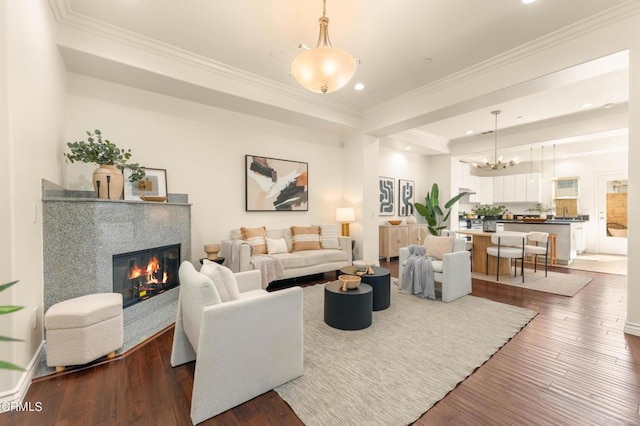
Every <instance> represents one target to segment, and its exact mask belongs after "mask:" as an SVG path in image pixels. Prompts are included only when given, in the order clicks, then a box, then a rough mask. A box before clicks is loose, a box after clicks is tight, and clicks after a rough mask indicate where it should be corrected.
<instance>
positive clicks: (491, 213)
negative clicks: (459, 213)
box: [471, 204, 507, 217]
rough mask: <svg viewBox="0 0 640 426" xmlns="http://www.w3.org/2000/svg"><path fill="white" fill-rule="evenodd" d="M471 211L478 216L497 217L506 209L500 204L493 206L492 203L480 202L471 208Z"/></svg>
mask: <svg viewBox="0 0 640 426" xmlns="http://www.w3.org/2000/svg"><path fill="white" fill-rule="evenodd" d="M471 211H472V212H474V213H475V214H477V215H478V216H484V217H497V216H502V215H503V214H504V213H505V212H506V211H507V208H506V207H505V206H502V205H500V206H494V205H492V204H480V205H478V206H475V207H474V208H473V209H471Z"/></svg>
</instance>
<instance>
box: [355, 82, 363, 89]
mask: <svg viewBox="0 0 640 426" xmlns="http://www.w3.org/2000/svg"><path fill="white" fill-rule="evenodd" d="M353 88H354V89H356V90H362V89H364V84H362V83H356V85H355V86H353Z"/></svg>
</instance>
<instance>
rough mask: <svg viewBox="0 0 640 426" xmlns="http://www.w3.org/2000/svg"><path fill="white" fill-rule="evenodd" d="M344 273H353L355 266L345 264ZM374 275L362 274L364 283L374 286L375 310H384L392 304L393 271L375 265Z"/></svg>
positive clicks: (341, 270) (342, 270)
mask: <svg viewBox="0 0 640 426" xmlns="http://www.w3.org/2000/svg"><path fill="white" fill-rule="evenodd" d="M340 272H342V273H343V274H353V268H352V267H349V266H345V267H344V268H342V269H340ZM373 272H374V273H373V274H372V275H362V276H361V277H360V278H361V279H362V282H363V283H366V284H369V285H370V286H371V287H373V310H374V311H382V310H384V309H387V308H388V307H389V306H390V305H391V271H390V270H388V269H387V268H381V267H379V266H373Z"/></svg>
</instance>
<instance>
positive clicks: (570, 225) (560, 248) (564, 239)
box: [498, 219, 585, 265]
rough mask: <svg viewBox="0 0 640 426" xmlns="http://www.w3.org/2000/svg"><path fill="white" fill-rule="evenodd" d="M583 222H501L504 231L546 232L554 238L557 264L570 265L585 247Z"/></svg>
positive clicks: (554, 220)
mask: <svg viewBox="0 0 640 426" xmlns="http://www.w3.org/2000/svg"><path fill="white" fill-rule="evenodd" d="M584 222H585V221H584V220H575V219H569V220H563V219H551V220H546V221H544V222H542V221H540V222H533V221H523V220H502V221H498V223H502V224H503V226H504V230H505V231H518V232H531V231H538V232H548V233H549V234H555V236H556V255H557V258H558V263H559V264H561V265H570V264H571V263H572V262H573V260H574V259H575V258H576V256H577V254H578V253H582V252H583V251H584V247H585V239H584Z"/></svg>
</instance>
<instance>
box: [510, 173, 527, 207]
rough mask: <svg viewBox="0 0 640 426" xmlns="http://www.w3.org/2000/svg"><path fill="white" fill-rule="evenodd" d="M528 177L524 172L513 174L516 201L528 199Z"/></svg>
mask: <svg viewBox="0 0 640 426" xmlns="http://www.w3.org/2000/svg"><path fill="white" fill-rule="evenodd" d="M527 177H528V175H524V174H520V175H515V176H513V178H514V186H515V195H514V197H515V198H514V201H516V202H524V201H527Z"/></svg>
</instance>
